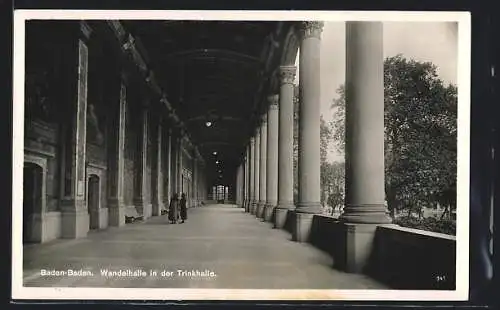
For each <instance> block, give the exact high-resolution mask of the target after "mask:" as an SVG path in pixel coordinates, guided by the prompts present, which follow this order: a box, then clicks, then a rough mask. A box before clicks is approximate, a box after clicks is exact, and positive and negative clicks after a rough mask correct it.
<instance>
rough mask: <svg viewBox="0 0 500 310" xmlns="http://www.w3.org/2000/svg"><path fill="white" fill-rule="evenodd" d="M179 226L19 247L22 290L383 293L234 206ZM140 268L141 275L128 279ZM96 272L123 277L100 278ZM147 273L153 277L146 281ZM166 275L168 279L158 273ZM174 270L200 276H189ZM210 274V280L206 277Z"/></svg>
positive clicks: (199, 212)
mask: <svg viewBox="0 0 500 310" xmlns="http://www.w3.org/2000/svg"><path fill="white" fill-rule="evenodd" d="M188 217H189V218H188V220H187V222H186V223H184V224H169V223H168V220H167V218H166V217H165V216H161V217H154V218H151V219H149V220H147V221H146V222H144V223H136V224H127V225H126V226H125V227H121V228H109V229H107V230H104V231H92V232H90V233H89V235H88V237H87V238H84V239H79V240H56V241H54V242H50V243H47V244H43V245H29V246H25V247H24V285H25V286H59V287H134V288H142V287H152V288H153V287H159V288H235V289H242V288H245V289H259V288H263V289H278V288H283V289H370V288H373V289H381V288H382V289H383V288H384V286H383V285H382V284H380V283H377V282H376V281H374V280H372V279H371V278H369V277H367V276H364V275H355V274H347V273H343V272H340V271H338V270H336V269H333V268H332V267H331V265H332V260H331V258H330V257H329V256H328V255H327V254H325V253H323V252H321V251H319V250H317V249H316V248H314V247H313V246H311V245H309V244H300V243H297V242H293V241H291V240H290V239H291V236H290V234H289V233H287V232H286V231H283V230H278V229H272V228H271V224H270V223H265V222H261V221H259V220H257V219H255V218H254V216H252V215H250V214H248V213H245V212H244V211H243V209H241V208H237V207H235V206H234V205H211V206H204V207H200V208H193V209H189V210H188ZM42 269H45V270H56V271H67V270H68V269H72V270H84V271H86V272H87V275H85V276H82V275H77V276H69V275H59V276H52V275H44V276H42V275H41V270H42ZM139 269H141V270H142V271H144V272H145V273H146V275H145V276H140V275H137V274H136V275H135V276H134V275H129V274H127V272H128V273H133V272H134V271H136V272H137V270H139ZM101 270H102V271H104V270H108V271H116V272H118V271H119V270H122V274H121V275H116V276H112V277H107V276H102V275H101ZM150 270H156V271H157V274H156V276H155V275H150V274H149V272H150ZM164 270H165V271H169V272H171V274H169V275H168V274H166V273H164V274H163V276H162V271H164ZM178 270H182V271H189V272H194V273H198V275H195V276H190V275H188V274H187V273H184V274H182V273H179V272H178ZM210 273H212V275H211V276H210Z"/></svg>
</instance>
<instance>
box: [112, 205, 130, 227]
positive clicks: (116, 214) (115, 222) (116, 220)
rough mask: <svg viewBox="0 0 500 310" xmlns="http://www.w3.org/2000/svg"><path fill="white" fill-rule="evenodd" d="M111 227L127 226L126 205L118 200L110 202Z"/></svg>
mask: <svg viewBox="0 0 500 310" xmlns="http://www.w3.org/2000/svg"><path fill="white" fill-rule="evenodd" d="M108 206H109V207H108V212H109V226H115V227H120V226H124V225H125V210H126V208H125V205H124V204H123V202H118V201H117V200H116V199H110V200H108Z"/></svg>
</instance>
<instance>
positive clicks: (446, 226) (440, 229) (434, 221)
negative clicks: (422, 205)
mask: <svg viewBox="0 0 500 310" xmlns="http://www.w3.org/2000/svg"><path fill="white" fill-rule="evenodd" d="M394 224H398V225H400V226H403V227H408V228H415V229H422V230H427V231H433V232H437V233H442V234H447V235H455V234H456V223H455V221H452V220H445V219H443V220H440V219H438V218H435V217H426V218H422V219H419V218H417V217H413V216H412V217H401V218H398V219H395V220H394Z"/></svg>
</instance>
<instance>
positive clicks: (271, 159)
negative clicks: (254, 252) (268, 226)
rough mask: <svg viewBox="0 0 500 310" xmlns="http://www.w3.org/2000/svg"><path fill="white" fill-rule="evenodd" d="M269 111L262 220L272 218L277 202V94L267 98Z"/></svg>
mask: <svg viewBox="0 0 500 310" xmlns="http://www.w3.org/2000/svg"><path fill="white" fill-rule="evenodd" d="M268 100H269V111H268V112H267V156H266V157H267V161H266V164H267V169H266V171H267V175H266V177H267V181H266V185H267V194H266V198H267V201H266V208H265V212H264V220H265V221H268V222H270V221H271V220H272V216H273V212H274V208H275V207H276V205H277V203H278V130H279V123H278V122H279V118H278V117H279V116H278V113H279V110H278V101H279V96H278V95H272V96H270V97H269V98H268Z"/></svg>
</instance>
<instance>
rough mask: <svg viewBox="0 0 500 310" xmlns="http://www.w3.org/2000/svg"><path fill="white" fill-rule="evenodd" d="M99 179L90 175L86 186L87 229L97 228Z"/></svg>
mask: <svg viewBox="0 0 500 310" xmlns="http://www.w3.org/2000/svg"><path fill="white" fill-rule="evenodd" d="M99 199H100V195H99V177H98V176H97V175H95V174H92V175H90V177H89V178H88V184H87V210H88V212H89V229H98V228H99Z"/></svg>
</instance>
